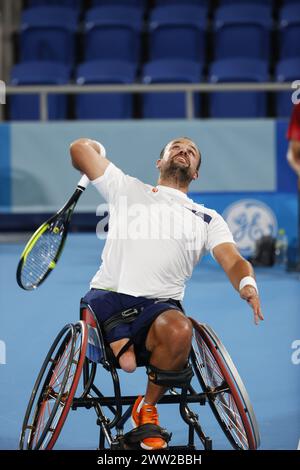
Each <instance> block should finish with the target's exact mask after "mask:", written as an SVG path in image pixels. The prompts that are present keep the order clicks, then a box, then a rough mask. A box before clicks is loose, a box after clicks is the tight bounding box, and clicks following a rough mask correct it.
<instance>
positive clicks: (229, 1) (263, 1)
mask: <svg viewBox="0 0 300 470" xmlns="http://www.w3.org/2000/svg"><path fill="white" fill-rule="evenodd" d="M238 3H239V4H241V3H244V4H249V5H250V4H254V5H269V6H272V4H273V0H219V6H225V5H237V4H238Z"/></svg>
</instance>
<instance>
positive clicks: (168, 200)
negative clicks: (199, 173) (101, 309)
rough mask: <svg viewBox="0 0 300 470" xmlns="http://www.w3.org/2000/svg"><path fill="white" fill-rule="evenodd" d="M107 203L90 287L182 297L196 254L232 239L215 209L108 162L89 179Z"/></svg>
mask: <svg viewBox="0 0 300 470" xmlns="http://www.w3.org/2000/svg"><path fill="white" fill-rule="evenodd" d="M92 183H93V184H94V186H95V187H96V189H97V190H98V191H99V192H100V193H101V195H102V196H103V197H104V199H105V200H106V201H107V203H108V204H109V213H110V217H109V231H108V237H107V240H106V242H105V246H104V249H103V252H102V264H101V266H100V268H99V270H98V272H97V273H96V274H95V276H94V277H93V279H92V281H91V285H90V287H91V288H92V287H94V288H98V289H110V290H113V291H116V292H120V293H124V294H128V295H133V296H144V297H148V298H173V299H176V300H182V299H183V296H184V290H185V283H186V281H187V280H188V279H189V278H190V277H191V275H192V272H193V268H194V266H195V265H196V264H197V263H198V262H199V260H200V259H201V257H202V256H203V255H204V254H206V253H207V252H209V251H212V250H213V249H214V248H215V247H216V246H217V245H219V244H220V243H225V242H229V243H234V241H233V237H232V234H231V232H230V230H229V228H228V226H227V224H226V222H225V221H224V219H223V218H222V217H221V215H220V214H218V213H217V212H216V211H214V210H211V209H207V208H206V207H204V206H202V205H200V204H196V203H195V202H194V201H193V200H192V199H189V198H188V196H187V195H186V194H184V193H183V192H182V191H179V190H177V189H173V188H170V187H168V186H161V185H158V186H156V187H153V186H151V185H148V184H145V183H143V182H141V181H140V180H138V179H137V178H133V177H132V176H129V175H125V174H124V173H123V172H122V171H121V170H120V169H119V168H117V167H116V166H115V165H114V164H113V163H110V164H109V165H108V167H107V168H106V170H105V172H104V174H103V175H102V176H100V177H99V178H97V179H96V180H94V181H92Z"/></svg>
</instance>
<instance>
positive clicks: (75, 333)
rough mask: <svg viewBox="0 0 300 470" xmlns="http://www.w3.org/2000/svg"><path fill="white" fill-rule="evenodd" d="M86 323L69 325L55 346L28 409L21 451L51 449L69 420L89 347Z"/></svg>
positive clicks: (48, 356) (45, 361)
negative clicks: (67, 419) (68, 416)
mask: <svg viewBox="0 0 300 470" xmlns="http://www.w3.org/2000/svg"><path fill="white" fill-rule="evenodd" d="M87 338H88V335H87V326H86V323H85V322H82V321H81V322H79V323H77V324H75V325H66V326H65V327H64V328H63V329H62V330H61V332H60V333H59V334H58V336H57V337H56V339H55V341H54V343H53V344H52V346H51V348H50V350H49V352H48V354H47V356H46V358H45V360H44V363H43V365H42V368H41V370H40V373H39V375H38V378H37V380H36V382H35V385H34V388H33V391H32V394H31V397H30V400H29V404H28V407H27V410H26V414H25V418H24V422H23V427H22V433H21V437H20V445H19V447H20V449H21V450H22V449H27V450H38V449H41V450H51V449H52V448H53V446H54V444H55V442H56V440H57V438H58V436H59V434H60V431H61V429H62V427H63V424H64V422H65V420H66V417H67V415H68V412H69V410H70V407H71V405H72V400H73V397H74V394H75V391H76V388H77V385H78V381H79V378H80V375H81V371H82V367H83V364H84V360H85V353H86V347H87Z"/></svg>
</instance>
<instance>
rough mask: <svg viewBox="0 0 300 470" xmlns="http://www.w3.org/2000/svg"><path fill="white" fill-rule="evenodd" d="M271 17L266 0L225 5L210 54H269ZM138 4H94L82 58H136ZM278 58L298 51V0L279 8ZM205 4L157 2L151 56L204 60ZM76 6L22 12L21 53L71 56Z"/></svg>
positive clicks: (22, 56)
mask: <svg viewBox="0 0 300 470" xmlns="http://www.w3.org/2000/svg"><path fill="white" fill-rule="evenodd" d="M272 25H273V20H272V16H271V10H270V8H269V7H268V6H266V5H248V4H247V5H246V4H243V5H240V4H238V5H233V6H232V5H227V6H224V7H220V8H218V9H217V11H216V14H215V20H214V27H213V29H214V41H213V42H214V46H213V48H214V58H215V59H224V58H230V57H244V58H255V59H264V60H267V59H268V57H269V56H270V52H271V48H270V39H271V31H272ZM142 29H143V15H142V10H141V9H139V8H135V7H124V6H123V7H122V6H108V7H105V6H104V7H95V8H92V9H90V10H88V11H87V13H86V15H85V22H84V33H85V34H84V51H85V53H84V58H85V59H86V60H92V59H120V60H129V61H132V62H137V61H138V60H139V57H140V52H141V32H142ZM279 29H280V33H279V41H278V45H279V51H280V58H289V57H300V41H299V37H300V3H299V4H294V5H287V6H286V7H284V8H282V10H281V14H280V20H279ZM206 30H207V10H206V8H205V7H201V6H195V5H171V6H169V7H164V6H162V7H157V8H154V9H153V10H152V12H151V15H150V18H149V28H148V31H149V38H148V42H149V58H150V59H151V60H154V59H161V58H171V57H172V58H184V59H191V60H199V61H201V62H205V51H206V37H207V35H206ZM77 31H78V12H77V10H76V9H75V10H74V9H70V8H68V7H62V6H60V7H36V8H31V9H28V10H25V11H24V12H23V14H22V21H21V32H20V38H19V39H20V40H19V46H20V59H21V61H28V60H58V61H61V62H64V63H66V64H73V63H74V62H75V33H76V32H77Z"/></svg>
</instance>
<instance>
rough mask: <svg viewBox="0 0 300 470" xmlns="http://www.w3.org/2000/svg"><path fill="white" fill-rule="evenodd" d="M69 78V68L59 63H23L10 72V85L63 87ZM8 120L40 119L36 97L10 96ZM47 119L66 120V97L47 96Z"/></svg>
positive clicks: (38, 103) (37, 98)
mask: <svg viewBox="0 0 300 470" xmlns="http://www.w3.org/2000/svg"><path fill="white" fill-rule="evenodd" d="M69 78H70V69H69V67H67V66H65V65H63V64H61V63H59V62H48V61H45V62H43V61H39V62H23V63H21V64H17V65H15V66H14V67H13V68H12V71H11V84H12V85H64V84H66V83H68V81H69ZM9 103H10V107H9V108H10V119H12V120H23V121H26V120H38V119H40V102H39V96H38V95H31V94H30V95H12V96H11V98H10V100H9ZM48 116H49V119H66V117H67V97H66V96H65V95H58V94H57V95H49V97H48Z"/></svg>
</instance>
